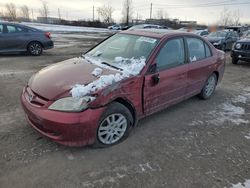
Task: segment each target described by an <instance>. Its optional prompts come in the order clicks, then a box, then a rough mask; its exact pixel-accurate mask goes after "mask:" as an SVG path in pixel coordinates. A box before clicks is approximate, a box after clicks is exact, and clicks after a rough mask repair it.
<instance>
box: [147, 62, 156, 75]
mask: <svg viewBox="0 0 250 188" xmlns="http://www.w3.org/2000/svg"><path fill="white" fill-rule="evenodd" d="M148 72H149V73H151V74H154V73H156V72H157V64H156V63H154V64H152V65H150V67H149V70H148Z"/></svg>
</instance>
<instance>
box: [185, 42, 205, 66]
mask: <svg viewBox="0 0 250 188" xmlns="http://www.w3.org/2000/svg"><path fill="white" fill-rule="evenodd" d="M187 44H188V52H189V60H190V62H195V61H198V60H200V59H204V58H205V57H206V52H205V48H204V42H203V41H202V40H200V39H197V38H187Z"/></svg>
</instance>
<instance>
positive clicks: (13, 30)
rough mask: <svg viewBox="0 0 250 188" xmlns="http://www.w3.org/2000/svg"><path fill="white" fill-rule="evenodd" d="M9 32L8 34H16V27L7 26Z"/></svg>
mask: <svg viewBox="0 0 250 188" xmlns="http://www.w3.org/2000/svg"><path fill="white" fill-rule="evenodd" d="M7 31H8V33H15V32H16V27H15V26H12V25H7Z"/></svg>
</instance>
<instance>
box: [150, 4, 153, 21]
mask: <svg viewBox="0 0 250 188" xmlns="http://www.w3.org/2000/svg"><path fill="white" fill-rule="evenodd" d="M152 6H153V4H152V3H151V4H150V19H152Z"/></svg>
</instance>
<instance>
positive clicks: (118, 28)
mask: <svg viewBox="0 0 250 188" xmlns="http://www.w3.org/2000/svg"><path fill="white" fill-rule="evenodd" d="M108 29H110V30H121V29H122V26H120V25H118V24H115V25H111V26H109V27H108Z"/></svg>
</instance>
